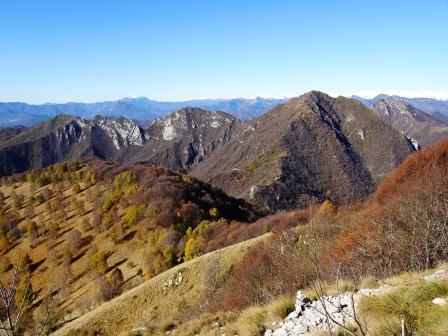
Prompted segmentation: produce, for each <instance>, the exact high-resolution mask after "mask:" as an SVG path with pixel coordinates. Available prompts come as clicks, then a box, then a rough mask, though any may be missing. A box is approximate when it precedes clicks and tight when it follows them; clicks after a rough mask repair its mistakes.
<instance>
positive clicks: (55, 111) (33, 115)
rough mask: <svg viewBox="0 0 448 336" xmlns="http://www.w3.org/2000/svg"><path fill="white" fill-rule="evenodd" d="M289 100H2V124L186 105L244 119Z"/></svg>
mask: <svg viewBox="0 0 448 336" xmlns="http://www.w3.org/2000/svg"><path fill="white" fill-rule="evenodd" d="M284 101H286V99H274V98H260V97H257V98H254V99H245V98H235V99H203V100H188V101H178V102H162V101H156V100H150V99H148V98H145V97H137V98H123V99H120V100H116V101H105V102H98V103H65V104H53V103H47V104H42V105H32V104H26V103H16V102H12V103H0V127H14V126H18V125H22V126H33V125H35V124H37V123H39V122H41V121H43V120H48V119H51V118H53V117H55V116H57V115H74V116H78V117H81V118H88V119H90V118H93V117H94V116H96V115H103V116H108V117H120V116H123V117H126V118H129V119H135V120H140V121H148V120H154V119H156V118H158V117H161V116H166V115H168V114H170V113H171V112H172V111H174V110H177V109H180V108H184V107H198V108H204V109H208V110H219V111H224V112H227V113H230V114H232V115H234V116H235V117H237V118H239V119H241V120H247V119H250V118H253V117H256V116H259V115H261V114H263V113H264V112H266V111H267V110H269V109H270V108H272V107H273V106H275V105H277V104H279V103H282V102H284Z"/></svg>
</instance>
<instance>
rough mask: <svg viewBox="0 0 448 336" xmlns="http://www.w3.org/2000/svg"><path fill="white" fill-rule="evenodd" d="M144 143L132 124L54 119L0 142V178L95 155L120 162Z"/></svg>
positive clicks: (78, 119)
mask: <svg viewBox="0 0 448 336" xmlns="http://www.w3.org/2000/svg"><path fill="white" fill-rule="evenodd" d="M144 142H145V137H144V131H143V130H142V129H141V128H140V127H139V126H138V125H137V124H136V123H134V122H133V121H130V120H127V119H123V118H121V119H109V118H104V117H96V118H94V119H92V120H91V121H87V120H84V119H82V118H79V117H72V116H57V117H55V118H54V119H52V120H49V121H46V122H42V123H40V124H38V125H36V126H34V127H32V128H29V129H25V130H23V131H21V132H19V133H18V134H16V135H15V136H13V137H11V138H9V139H5V140H4V141H1V142H0V162H1V164H0V175H1V176H4V175H11V174H13V173H17V172H22V171H25V170H27V169H34V168H43V167H46V166H48V165H50V164H53V163H56V162H61V161H67V160H76V159H79V158H83V157H89V156H96V157H99V158H102V159H107V160H120V159H122V158H124V157H126V156H127V155H128V154H129V153H131V152H132V151H133V149H134V148H135V147H138V146H142V145H143V144H144Z"/></svg>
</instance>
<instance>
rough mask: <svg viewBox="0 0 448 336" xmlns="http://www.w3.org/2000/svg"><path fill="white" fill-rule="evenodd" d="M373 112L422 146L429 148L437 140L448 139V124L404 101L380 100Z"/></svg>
mask: <svg viewBox="0 0 448 336" xmlns="http://www.w3.org/2000/svg"><path fill="white" fill-rule="evenodd" d="M373 111H374V112H375V113H376V114H377V115H378V116H379V117H381V118H382V119H383V120H384V121H385V122H386V123H387V124H388V125H390V126H392V127H393V128H395V129H397V130H399V131H402V132H404V133H406V134H408V135H409V136H410V137H411V138H412V139H414V140H415V141H417V143H418V144H419V145H421V146H427V145H430V144H432V143H434V142H437V140H440V139H442V138H447V137H448V124H447V123H444V122H441V121H439V120H437V119H436V118H434V117H433V116H431V115H429V114H427V113H425V112H423V111H421V110H419V109H417V108H416V107H414V106H412V105H410V104H409V103H407V102H406V101H404V100H400V99H393V98H390V99H386V100H380V101H378V102H377V103H375V105H374V106H373Z"/></svg>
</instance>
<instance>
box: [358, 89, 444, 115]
mask: <svg viewBox="0 0 448 336" xmlns="http://www.w3.org/2000/svg"><path fill="white" fill-rule="evenodd" d="M352 98H353V99H357V100H360V101H361V102H363V103H364V104H365V105H367V106H368V107H373V106H374V105H375V104H376V103H378V102H379V101H381V100H390V99H395V100H402V101H404V102H406V103H407V104H410V105H412V106H414V107H416V108H417V109H419V110H420V111H423V112H425V113H427V114H430V115H431V116H433V117H434V118H435V119H437V120H439V121H442V122H448V100H440V99H434V98H408V97H401V96H396V95H394V96H390V95H386V94H380V95H377V96H376V97H373V98H364V97H359V96H352Z"/></svg>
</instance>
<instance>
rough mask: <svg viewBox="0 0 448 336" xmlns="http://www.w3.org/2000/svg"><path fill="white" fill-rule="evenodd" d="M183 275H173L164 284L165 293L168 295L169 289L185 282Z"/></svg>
mask: <svg viewBox="0 0 448 336" xmlns="http://www.w3.org/2000/svg"><path fill="white" fill-rule="evenodd" d="M183 279H184V278H183V275H182V272H179V273H177V274H172V275H170V277H169V278H168V279H167V280H166V281H165V283H164V284H163V289H162V291H163V293H164V294H166V292H167V291H168V289H169V288H172V287H175V286H179V285H180V284H181V282H182V281H183Z"/></svg>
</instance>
